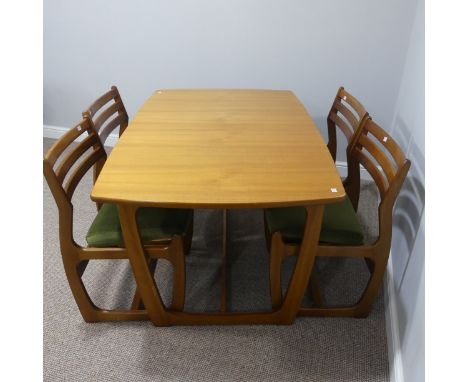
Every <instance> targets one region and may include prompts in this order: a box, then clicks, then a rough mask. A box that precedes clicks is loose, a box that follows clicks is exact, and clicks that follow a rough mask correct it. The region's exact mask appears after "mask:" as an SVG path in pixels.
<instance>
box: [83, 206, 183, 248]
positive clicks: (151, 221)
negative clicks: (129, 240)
mask: <svg viewBox="0 0 468 382" xmlns="http://www.w3.org/2000/svg"><path fill="white" fill-rule="evenodd" d="M191 213H192V212H191V210H187V209H178V208H150V207H142V208H139V209H138V210H137V214H136V215H137V223H138V227H139V229H140V235H141V238H142V240H143V241H149V240H156V239H164V238H171V237H172V236H173V235H176V234H182V233H183V232H185V230H186V229H187V227H188V224H189V219H190V216H191ZM86 241H87V243H88V245H89V246H90V247H122V246H123V236H122V229H121V228H120V220H119V211H118V209H117V206H116V205H115V204H109V203H106V204H103V205H102V207H101V208H100V210H99V212H98V214H97V216H96V218H95V219H94V221H93V223H92V224H91V227H90V228H89V231H88V233H87V234H86Z"/></svg>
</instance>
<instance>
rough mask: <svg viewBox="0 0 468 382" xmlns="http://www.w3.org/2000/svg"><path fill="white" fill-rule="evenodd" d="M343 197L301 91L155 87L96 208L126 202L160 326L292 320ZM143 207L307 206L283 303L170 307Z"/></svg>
mask: <svg viewBox="0 0 468 382" xmlns="http://www.w3.org/2000/svg"><path fill="white" fill-rule="evenodd" d="M344 197H345V191H344V189H343V186H342V183H341V179H340V177H339V174H338V172H337V170H336V167H335V164H334V162H333V160H332V158H331V156H330V154H329V152H328V149H327V146H326V145H325V142H324V141H323V139H322V137H321V135H320V133H319V131H318V129H317V128H316V126H315V124H314V122H313V120H312V119H311V117H310V116H309V115H308V113H307V112H306V110H305V108H304V106H303V105H302V104H301V102H300V101H299V100H298V98H297V97H296V96H295V95H294V93H293V92H291V91H286V90H240V89H236V90H232V89H229V90H208V89H206V90H205V89H203V90H158V91H155V92H154V94H153V95H152V96H151V97H150V98H149V99H148V100H147V101H146V102H145V103H144V105H143V106H142V107H141V109H140V110H139V111H138V112H137V114H136V115H135V117H134V119H133V121H132V122H131V123H130V124H129V126H128V128H127V129H126V130H125V132H124V133H123V134H122V136H121V137H120V139H119V141H118V143H117V145H116V146H115V147H114V149H113V150H112V152H111V154H110V156H109V158H108V159H107V161H106V164H105V165H104V167H103V169H102V171H101V173H100V175H99V178H98V179H97V181H96V183H95V185H94V187H93V190H92V193H91V199H92V200H94V201H96V202H101V203H102V202H111V203H115V204H117V205H118V209H119V216H120V221H121V226H122V232H123V236H124V242H125V247H126V248H127V250H128V252H129V257H130V264H131V267H132V270H133V273H134V276H135V281H136V284H137V286H138V289H139V292H140V294H141V297H142V299H143V302H144V305H145V307H146V310H147V312H148V317H149V319H150V320H151V321H152V322H153V324H154V325H157V326H168V325H198V324H292V323H293V322H294V319H295V317H296V314H297V312H298V309H299V307H300V304H301V301H302V298H303V295H304V293H305V290H306V288H307V284H308V280H309V276H310V274H311V271H312V268H313V265H314V260H315V253H316V249H317V245H318V238H319V235H320V228H321V224H322V215H323V210H324V206H325V204H327V203H336V202H339V201H341V200H343V199H344ZM141 206H153V207H170V208H216V209H222V210H224V211H226V210H227V209H232V208H267V207H286V206H304V207H305V208H306V210H307V221H306V225H305V230H304V239H303V242H302V245H301V248H300V252H299V256H298V258H297V261H296V265H295V268H294V271H293V274H292V277H291V279H290V282H289V286H288V289H287V292H286V295H285V297H284V299H283V303H282V305H281V306H280V307H279V308H278V309H276V310H272V311H261V312H229V311H226V310H225V309H221V311H220V312H214V313H194V312H186V311H173V310H171V309H168V308H166V307H165V306H164V304H163V302H162V300H161V297H160V294H159V291H158V289H157V286H156V283H155V281H154V278H153V275H152V274H151V272H150V270H149V267H148V263H147V258H146V254H145V253H144V250H143V247H142V244H141V242H140V238H139V233H138V227H137V223H136V219H135V212H136V210H137V209H138V208H139V207H141ZM224 228H226V224H224ZM225 234H226V233H225ZM225 241H226V240H225V239H224V242H225ZM222 305H223V304H222Z"/></svg>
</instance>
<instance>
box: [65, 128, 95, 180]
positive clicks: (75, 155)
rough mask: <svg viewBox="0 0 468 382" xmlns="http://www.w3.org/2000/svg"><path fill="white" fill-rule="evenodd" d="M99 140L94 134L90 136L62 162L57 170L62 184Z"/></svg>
mask: <svg viewBox="0 0 468 382" xmlns="http://www.w3.org/2000/svg"><path fill="white" fill-rule="evenodd" d="M97 139H98V138H97V135H96V134H94V133H93V134H91V135H88V136H87V137H86V138H85V139H84V140H83V141H81V142H80V143H79V144H78V146H77V147H76V149H75V150H73V151H72V152H70V154H68V156H67V157H66V158H65V159H64V160H63V161H62V163H61V164H60V166H59V167H58V169H57V178H58V180H59V182H60V183H62V182H63V180H64V179H65V177H66V176H67V173H68V171H70V169H71V168H72V166H73V165H74V164H75V162H76V161H77V160H78V159H79V158H80V157H81V155H83V154H84V153H85V152H86V150H88V149H89V148H90V147H92V146H93V145H95V144H96V143H98V142H97Z"/></svg>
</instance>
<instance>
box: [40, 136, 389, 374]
mask: <svg viewBox="0 0 468 382" xmlns="http://www.w3.org/2000/svg"><path fill="white" fill-rule="evenodd" d="M52 142H53V140H51V139H44V150H47V149H48V148H49V147H50V145H51V144H52ZM90 190H91V177H90V176H87V177H86V178H85V179H84V181H83V182H82V184H81V185H80V186H79V187H78V189H77V191H76V193H75V195H74V200H73V201H74V203H75V207H76V210H75V229H74V233H75V237H76V240H77V241H78V242H79V243H81V244H82V243H84V236H85V234H86V230H87V228H88V227H89V224H90V222H91V221H92V219H93V217H94V215H95V213H96V209H95V205H94V204H93V203H92V202H91V201H90V199H89V192H90ZM362 192H363V194H362V197H361V204H360V208H359V215H360V219H361V221H362V224H363V226H364V227H365V230H366V236H367V239H368V240H371V238H372V237H373V236H374V235H375V233H376V225H377V215H376V205H377V192H376V190H375V189H374V188H373V187H371V186H370V185H364V186H363V190H362ZM43 197H44V380H45V381H99V382H105V381H112V382H117V381H194V382H195V381H236V382H240V381H269V382H270V381H379V382H383V381H388V379H389V378H388V375H389V371H388V359H387V342H386V335H385V316H384V302H383V293H380V295H379V297H378V299H377V301H376V303H375V305H374V308H373V311H372V313H371V314H370V316H369V317H368V318H366V319H354V318H298V319H296V321H295V323H294V324H293V325H292V326H207V327H169V328H157V327H154V326H153V325H152V324H151V323H149V322H131V323H124V322H116V323H97V324H87V323H85V322H84V321H83V320H82V318H81V316H80V313H79V311H78V309H77V307H76V304H75V302H74V300H73V297H72V295H71V292H70V290H69V287H68V284H67V281H66V277H65V273H64V271H63V266H62V262H61V257H60V256H61V255H60V248H59V243H58V214H57V207H56V205H55V202H54V200H53V197H52V195H51V193H50V191H49V189H48V187H47V184H46V182H45V181H44V196H43ZM371 212H372V213H371ZM228 219H229V220H228V222H229V242H228V245H229V252H230V280H231V282H230V284H231V288H230V294H229V306H230V307H231V309H232V310H236V311H237V310H248V309H268V308H269V304H270V299H269V293H268V268H267V251H266V246H265V239H264V230H263V219H262V212H261V211H260V210H236V211H230V212H229V217H228ZM220 251H221V212H220V211H216V210H196V211H195V230H194V236H193V245H192V251H191V253H190V255H189V256H188V257H187V302H186V308H187V309H188V310H191V311H210V310H211V311H212V310H217V309H218V307H219V293H220V288H219V282H218V276H219V267H220V260H221V259H220ZM293 266H294V259H289V260H288V262H287V263H286V264H285V266H284V269H283V271H284V279H285V285H284V287H286V282H287V277H288V276H289V275H290V273H291V270H292V267H293ZM317 266H318V273H319V279H320V282H321V284H322V285H323V292H324V294H325V299H326V301H327V302H328V303H333V304H339V303H350V302H353V301H355V300H356V299H357V297H358V296H359V295H360V292H361V291H362V289H363V287H364V285H365V283H366V281H367V278H368V272H367V268H366V266H365V264H364V262H362V261H360V260H358V259H318V260H317ZM155 277H156V282H157V284H158V285H159V287H160V290H161V293H162V295H163V298H164V300H165V301H166V302H168V301H170V294H171V291H170V280H171V269H170V266H169V265H168V264H167V263H165V262H164V261H161V262H159V263H158V267H157V270H156V276H155ZM84 279H85V284H86V285H87V287H88V288H89V292H90V295H91V297H92V298H93V300H94V301H95V303H96V305H98V306H101V307H104V308H114V307H122V308H124V307H126V306H128V305H129V303H130V301H131V299H132V296H133V293H134V290H135V283H134V280H133V276H132V273H131V270H130V266H129V264H128V262H127V261H125V260H119V261H94V262H91V263H90V264H89V266H88V268H87V270H86V272H85V275H84ZM308 303H310V301H309V299H308V298H307V297H306V298H305V299H304V304H308Z"/></svg>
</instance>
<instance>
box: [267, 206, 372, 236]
mask: <svg viewBox="0 0 468 382" xmlns="http://www.w3.org/2000/svg"><path fill="white" fill-rule="evenodd" d="M265 217H266V222H267V225H268V229H269V231H270V232H271V233H274V232H278V231H279V232H281V235H282V236H283V240H284V241H285V242H289V243H298V242H301V241H302V235H303V233H304V227H305V221H306V210H305V208H304V207H287V208H269V209H266V210H265ZM363 238H364V237H363V234H362V229H361V226H360V224H359V221H358V217H357V214H356V212H355V211H354V208H353V205H352V204H351V201H350V200H349V199H348V197H346V199H345V200H344V201H343V202H340V203H335V204H327V205H326V206H325V211H324V213H323V221H322V230H321V231H320V242H322V243H328V244H337V245H359V244H362V242H363Z"/></svg>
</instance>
